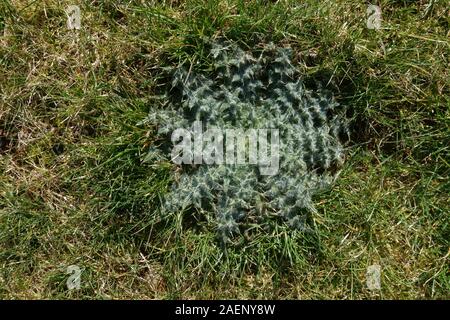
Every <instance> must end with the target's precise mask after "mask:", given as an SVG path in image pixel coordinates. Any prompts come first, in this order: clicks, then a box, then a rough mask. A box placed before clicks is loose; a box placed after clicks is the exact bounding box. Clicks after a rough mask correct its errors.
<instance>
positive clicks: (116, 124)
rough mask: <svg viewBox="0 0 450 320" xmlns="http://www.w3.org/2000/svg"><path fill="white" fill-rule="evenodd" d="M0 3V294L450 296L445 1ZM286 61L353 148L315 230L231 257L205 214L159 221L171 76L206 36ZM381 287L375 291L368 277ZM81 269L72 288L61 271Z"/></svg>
mask: <svg viewBox="0 0 450 320" xmlns="http://www.w3.org/2000/svg"><path fill="white" fill-rule="evenodd" d="M428 2H429V1H387V0H383V1H379V2H378V4H379V5H380V6H381V8H382V14H383V22H382V30H379V31H375V30H369V29H367V28H366V16H365V14H366V4H365V3H363V2H361V3H355V1H350V0H342V1H336V3H334V4H328V3H327V2H323V1H312V0H309V1H304V2H302V3H301V4H296V3H299V2H298V1H289V0H286V1H256V0H252V1H237V0H228V1H200V0H198V1H185V2H184V1H154V2H153V4H152V5H150V4H148V5H143V4H142V2H141V1H137V0H136V1H94V2H92V1H80V2H79V5H80V7H81V11H82V29H81V30H80V31H71V30H67V28H66V24H65V23H66V17H65V14H64V8H65V6H66V5H69V4H73V3H72V2H71V1H53V0H48V1H27V0H22V1H19V0H14V1H11V0H9V1H8V0H7V1H3V2H2V3H1V4H0V36H1V38H0V79H1V81H0V167H1V171H0V298H4V299H21V298H31V299H38V298H58V299H66V298H83V299H104V298H121V299H125V298H132V299H143V298H166V299H171V298H274V299H324V298H328V299H366V298H376V299H379V298H381V299H392V298H394V299H418V298H427V299H444V298H449V292H450V274H449V272H448V269H449V255H450V251H449V240H450V225H449V222H450V221H449V212H450V203H449V193H450V182H449V172H450V95H449V85H450V83H449V79H450V74H449V67H448V66H449V53H450V43H449V40H448V39H449V35H450V33H449V22H450V21H449V11H448V6H447V5H446V3H445V1H435V3H434V5H433V7H432V10H431V11H429V13H428V14H425V11H426V7H427V4H428ZM218 37H225V38H228V39H230V40H233V41H236V42H238V43H239V44H240V45H241V46H242V47H244V48H255V47H257V46H258V44H261V43H267V42H274V43H276V44H278V45H280V46H283V45H290V46H291V47H292V48H293V49H294V52H295V62H296V64H297V66H298V67H299V68H300V70H301V71H302V72H303V73H304V76H305V81H306V83H307V84H308V85H309V86H311V87H313V86H316V85H318V84H322V85H323V86H327V87H328V88H330V89H331V90H333V92H334V93H335V95H336V97H337V98H338V100H339V101H340V102H341V103H343V104H346V105H348V106H349V107H350V108H349V109H350V110H351V112H350V114H349V116H351V117H352V119H353V121H352V141H351V143H350V145H349V147H348V152H347V161H346V164H345V167H344V169H343V171H342V172H341V173H340V177H339V179H338V180H337V181H336V183H335V184H334V185H333V186H332V188H330V189H329V190H326V191H325V192H323V193H321V194H319V195H317V196H316V197H315V199H314V200H315V204H316V207H317V212H316V213H313V214H312V216H311V223H312V226H313V228H314V232H313V233H312V234H303V233H300V232H295V231H292V230H290V229H289V228H288V227H286V226H285V225H283V224H282V223H278V224H274V225H275V227H274V229H273V230H272V231H271V232H267V231H264V230H259V229H255V228H253V229H250V230H249V232H251V233H252V237H251V238H245V237H244V238H243V240H241V241H238V242H237V243H236V245H235V246H234V247H232V248H230V249H228V251H227V252H226V253H225V252H223V251H222V250H221V249H220V248H219V246H218V245H217V243H216V241H215V230H214V228H213V223H211V222H210V221H208V220H207V219H206V218H205V217H204V216H202V215H201V214H200V213H192V212H190V213H183V214H181V213H180V214H176V215H174V216H171V217H170V218H168V219H166V220H161V219H160V216H159V215H158V208H159V204H160V201H161V198H162V197H163V196H164V193H165V192H166V191H167V190H168V188H169V187H170V184H171V181H172V180H171V179H172V175H171V170H172V168H171V167H170V166H156V165H153V164H144V163H143V162H142V158H143V157H144V156H145V154H146V150H148V147H149V146H150V145H151V144H152V142H153V138H152V136H151V134H150V132H149V131H148V129H146V128H144V127H141V126H138V125H137V123H138V122H139V121H140V120H142V119H143V118H144V117H145V116H146V115H147V114H148V113H149V112H155V110H157V109H158V108H163V107H164V106H163V105H162V102H161V101H160V100H158V99H157V97H156V96H157V95H158V94H160V93H161V92H164V90H165V88H166V84H167V83H168V82H169V81H170V79H168V78H167V75H166V73H165V72H164V67H170V66H177V65H180V64H192V65H193V67H194V68H196V69H207V68H208V43H209V41H210V39H214V38H218ZM375 263H377V264H380V265H381V267H382V288H381V290H380V291H370V290H368V289H367V287H366V283H365V281H366V279H365V274H366V269H367V267H368V266H369V265H372V264H375ZM74 264H75V265H78V266H80V268H82V269H83V273H82V276H81V277H82V287H81V290H72V291H69V290H67V288H66V285H65V283H66V280H67V278H68V276H69V275H67V274H66V273H65V271H66V269H67V267H68V266H69V265H74Z"/></svg>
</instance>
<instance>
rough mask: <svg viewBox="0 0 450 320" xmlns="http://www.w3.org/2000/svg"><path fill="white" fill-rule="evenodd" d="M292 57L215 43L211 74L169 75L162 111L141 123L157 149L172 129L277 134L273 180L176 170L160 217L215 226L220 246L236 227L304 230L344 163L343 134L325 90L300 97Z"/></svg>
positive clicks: (225, 168)
mask: <svg viewBox="0 0 450 320" xmlns="http://www.w3.org/2000/svg"><path fill="white" fill-rule="evenodd" d="M291 55H292V53H291V50H290V49H289V48H277V47H275V46H273V45H267V46H266V47H265V48H264V49H263V50H261V51H260V52H259V53H258V54H251V53H248V52H245V51H243V50H242V49H240V48H239V47H237V46H235V45H233V44H229V43H225V44H217V43H216V44H214V45H212V49H211V53H210V57H211V59H212V61H213V64H212V66H213V68H212V70H211V71H209V72H203V73H196V72H195V70H192V69H189V70H187V69H185V68H182V67H180V68H177V69H176V70H175V71H174V73H173V81H172V88H171V90H170V91H169V93H168V96H167V102H168V104H167V108H165V109H164V110H162V111H159V112H157V113H155V114H151V115H149V117H148V118H147V119H146V120H145V122H146V123H150V124H152V125H153V126H156V127H157V128H158V130H157V132H156V135H157V137H159V138H160V140H161V141H166V142H167V141H169V140H170V134H171V132H173V130H175V129H177V128H186V129H188V130H191V128H192V124H193V122H194V121H202V123H204V124H206V125H207V126H214V127H219V128H223V129H233V128H235V129H242V130H247V129H277V130H278V132H279V140H280V146H279V148H280V149H279V172H278V174H276V175H262V174H261V172H260V170H259V168H258V167H257V166H255V165H251V164H246V165H229V164H219V165H216V164H213V165H206V164H202V165H198V166H194V167H192V166H186V165H184V166H181V170H177V172H178V173H176V175H177V177H176V179H175V181H176V182H175V183H174V184H173V188H172V190H171V191H170V192H169V193H168V194H167V196H166V198H165V201H164V204H163V206H162V212H163V214H169V213H175V212H179V211H183V210H187V209H189V208H191V209H195V210H199V211H201V212H203V213H204V214H206V215H207V217H209V218H211V219H212V220H213V221H215V223H216V227H217V232H218V235H219V237H220V240H221V241H222V242H223V243H227V242H228V241H229V240H230V239H231V238H232V237H233V236H235V235H236V234H239V233H240V232H242V231H243V230H242V228H243V224H242V222H243V221H245V220H247V221H248V220H250V221H252V222H253V223H257V224H261V225H262V224H264V223H265V221H266V220H267V219H268V217H270V216H279V217H282V218H283V219H284V221H285V222H286V223H287V224H288V225H289V226H291V227H292V228H296V229H300V230H308V226H307V223H306V220H307V219H306V218H307V214H308V212H311V211H314V205H313V201H312V196H313V195H314V194H315V193H316V192H317V191H318V190H321V189H323V188H324V187H327V186H328V185H330V183H332V182H333V180H334V179H335V178H336V176H337V171H338V169H339V168H340V167H341V165H342V163H343V161H344V149H343V145H342V142H341V141H340V137H345V136H348V130H347V122H346V119H345V108H344V107H342V106H340V105H339V104H338V103H337V102H336V101H335V99H334V98H333V96H332V95H331V94H330V93H329V92H327V91H325V90H316V91H313V90H307V89H306V88H305V86H304V84H303V82H302V78H301V76H300V74H299V72H298V70H297V69H296V68H295V67H294V66H293V64H292V62H291ZM164 158H165V159H167V160H170V152H168V149H167V148H166V149H164V148H156V147H155V148H152V149H151V151H150V152H149V155H148V159H153V160H154V161H156V159H164ZM174 174H175V173H174Z"/></svg>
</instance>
